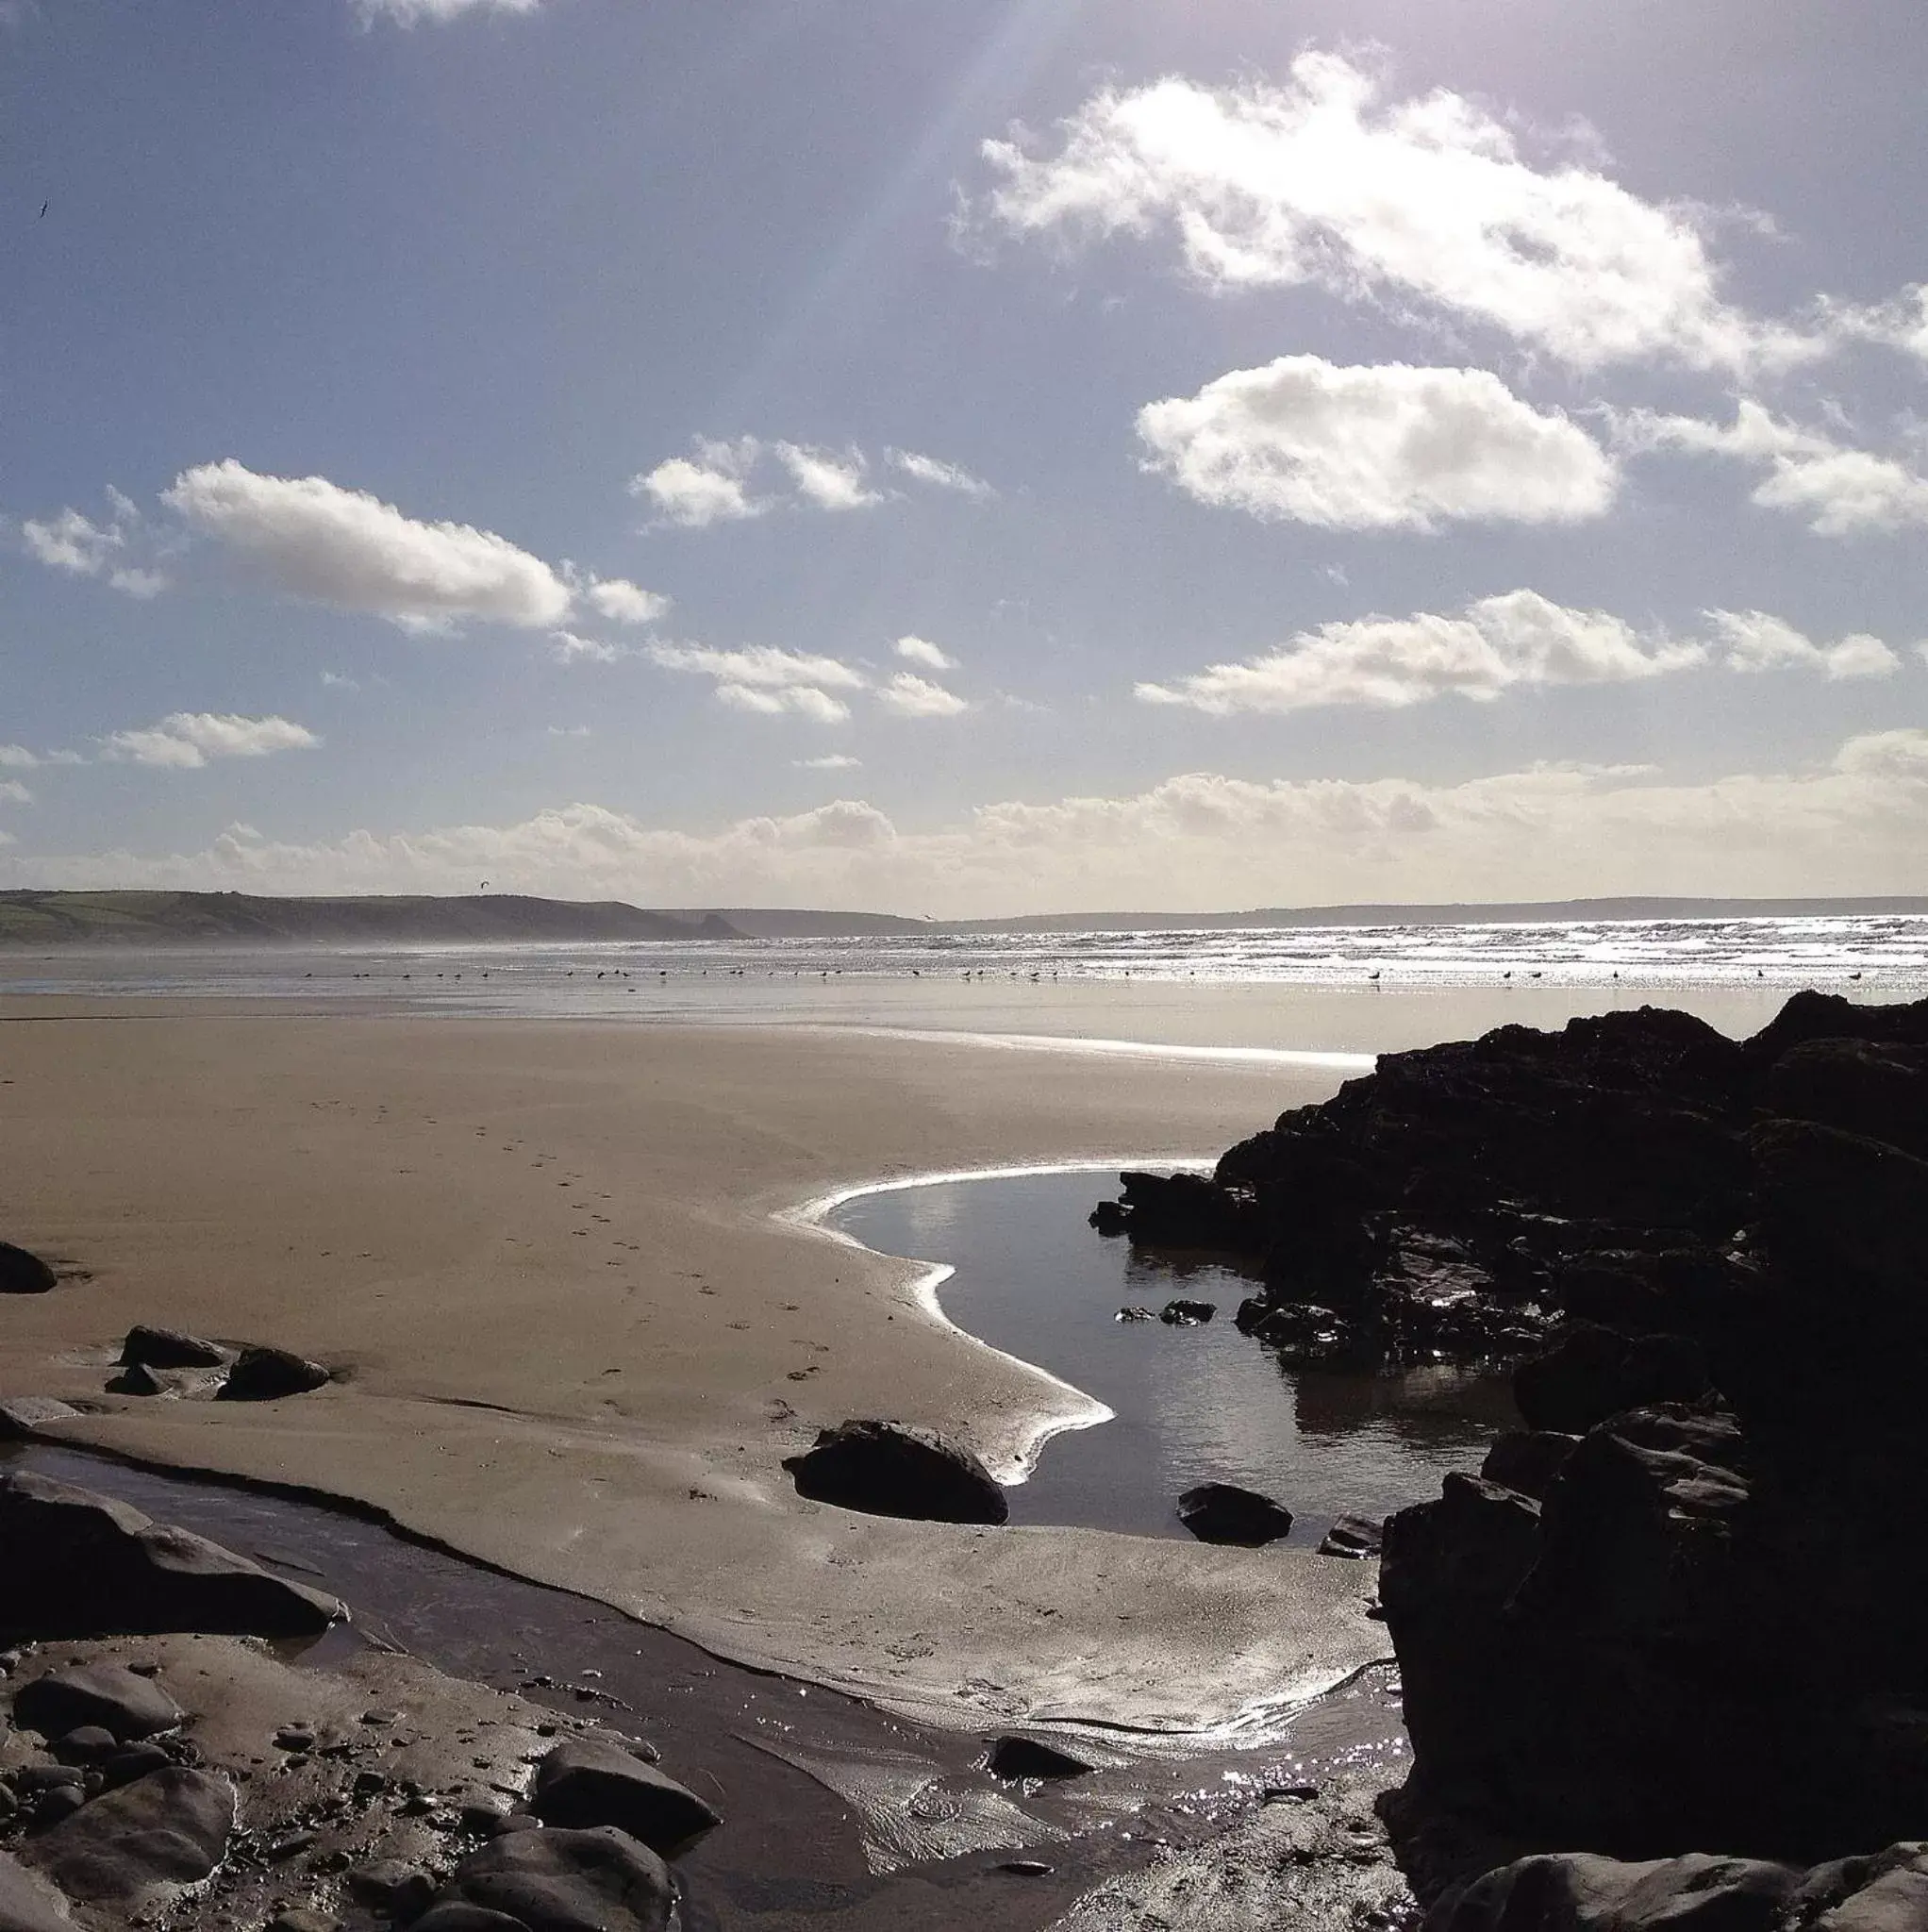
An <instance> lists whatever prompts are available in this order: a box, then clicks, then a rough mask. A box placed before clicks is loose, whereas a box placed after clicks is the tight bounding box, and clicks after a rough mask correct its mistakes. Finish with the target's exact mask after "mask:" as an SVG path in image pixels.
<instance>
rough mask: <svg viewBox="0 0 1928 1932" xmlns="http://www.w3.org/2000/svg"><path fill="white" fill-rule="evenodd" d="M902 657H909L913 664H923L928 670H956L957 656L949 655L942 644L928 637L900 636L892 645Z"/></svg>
mask: <svg viewBox="0 0 1928 1932" xmlns="http://www.w3.org/2000/svg"><path fill="white" fill-rule="evenodd" d="M890 648H891V649H892V650H893V651H895V652H896V654H897V655H898V656H899V657H900V658H907V659H908V660H909V661H910V662H911V663H913V664H922V666H923V667H924V669H925V670H927V671H955V670H956V668H957V660H956V658H953V657H950V656H948V655H947V654H946V653H945V651H944V650H943V648H942V647H941V646H940V645H938V644H934V643H932V642H931V641H930V640H929V639H928V638H899V639H898V640H897V641H896V642H895V643H894V644H892V645H891V646H890Z"/></svg>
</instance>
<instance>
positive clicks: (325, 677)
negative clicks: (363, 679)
mask: <svg viewBox="0 0 1928 1932" xmlns="http://www.w3.org/2000/svg"><path fill="white" fill-rule="evenodd" d="M322 686H323V689H324V690H325V691H359V690H360V689H361V684H360V680H359V679H357V678H353V677H344V676H343V675H341V672H339V671H324V672H323V673H322Z"/></svg>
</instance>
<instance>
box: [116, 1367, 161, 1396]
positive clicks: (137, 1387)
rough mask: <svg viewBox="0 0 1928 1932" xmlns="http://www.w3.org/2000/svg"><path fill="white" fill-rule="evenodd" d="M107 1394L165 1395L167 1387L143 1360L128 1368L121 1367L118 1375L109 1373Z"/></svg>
mask: <svg viewBox="0 0 1928 1932" xmlns="http://www.w3.org/2000/svg"><path fill="white" fill-rule="evenodd" d="M107 1392H108V1394H109V1395H165V1394H166V1393H167V1392H168V1387H167V1384H166V1383H165V1382H163V1381H162V1380H161V1378H160V1376H159V1375H158V1374H157V1373H156V1372H155V1371H154V1370H153V1369H150V1368H149V1367H148V1366H147V1364H146V1363H145V1362H136V1363H135V1364H134V1366H133V1367H132V1368H130V1369H123V1370H122V1371H121V1373H120V1374H118V1375H109V1376H108V1383H107Z"/></svg>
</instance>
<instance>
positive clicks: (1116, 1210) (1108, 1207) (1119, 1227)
mask: <svg viewBox="0 0 1928 1932" xmlns="http://www.w3.org/2000/svg"><path fill="white" fill-rule="evenodd" d="M1090 1225H1091V1226H1092V1227H1095V1228H1096V1229H1097V1230H1098V1232H1099V1233H1100V1234H1101V1235H1103V1236H1104V1237H1105V1240H1106V1241H1112V1240H1115V1239H1116V1238H1117V1237H1118V1236H1119V1235H1122V1233H1123V1232H1124V1228H1125V1214H1124V1203H1123V1202H1122V1201H1100V1202H1099V1203H1098V1205H1097V1207H1095V1208H1092V1209H1091V1214H1090Z"/></svg>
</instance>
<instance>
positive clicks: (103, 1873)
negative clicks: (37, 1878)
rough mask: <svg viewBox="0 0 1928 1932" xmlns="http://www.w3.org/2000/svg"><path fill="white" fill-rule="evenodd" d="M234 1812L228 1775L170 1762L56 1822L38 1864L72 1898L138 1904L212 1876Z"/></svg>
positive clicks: (41, 1847)
mask: <svg viewBox="0 0 1928 1932" xmlns="http://www.w3.org/2000/svg"><path fill="white" fill-rule="evenodd" d="M234 1815H235V1800H234V1787H233V1786H232V1785H230V1784H229V1783H228V1782H227V1780H226V1779H225V1778H224V1777H217V1776H216V1775H215V1774H213V1773H212V1772H207V1771H190V1770H184V1769H182V1768H181V1767H180V1766H178V1765H170V1766H169V1767H168V1769H167V1770H165V1771H157V1772H156V1773H154V1774H153V1775H152V1776H151V1777H143V1778H142V1779H141V1780H140V1782H139V1783H138V1784H131V1785H128V1786H126V1787H125V1788H124V1789H123V1790H118V1791H108V1792H107V1793H106V1794H105V1795H103V1796H101V1797H98V1798H96V1799H95V1800H94V1801H93V1803H92V1804H91V1805H89V1806H87V1807H85V1809H83V1810H80V1811H76V1812H75V1814H74V1816H73V1817H72V1818H69V1819H67V1820H66V1821H65V1822H64V1823H62V1824H58V1825H56V1826H55V1827H54V1829H53V1830H52V1831H50V1832H48V1833H47V1834H46V1835H45V1837H43V1838H42V1840H40V1841H39V1845H38V1847H37V1853H36V1856H37V1860H38V1862H39V1863H40V1864H41V1865H42V1867H43V1868H44V1870H45V1871H46V1873H47V1875H48V1876H49V1877H51V1878H52V1879H53V1880H54V1882H55V1883H56V1884H57V1885H58V1887H59V1888H60V1890H62V1891H64V1892H65V1893H67V1895H68V1896H69V1897H70V1898H75V1899H80V1900H82V1901H84V1902H87V1903H90V1904H105V1905H132V1904H134V1903H136V1902H137V1901H138V1900H140V1899H141V1897H142V1896H143V1895H144V1894H145V1893H147V1892H149V1891H151V1890H154V1889H155V1888H156V1887H157V1886H159V1885H163V1884H167V1883H174V1884H180V1885H191V1884H192V1883H194V1882H195V1881H196V1880H197V1879H202V1878H206V1877H207V1876H208V1874H209V1873H210V1872H212V1871H213V1870H214V1868H215V1867H216V1866H217V1865H219V1864H220V1863H221V1861H222V1858H223V1857H224V1856H225V1855H226V1851H227V1840H228V1836H229V1834H230V1833H231V1832H232V1831H233V1829H234Z"/></svg>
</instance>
